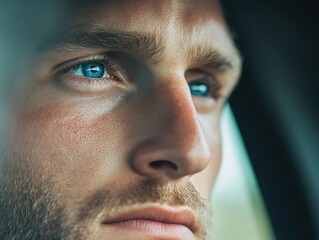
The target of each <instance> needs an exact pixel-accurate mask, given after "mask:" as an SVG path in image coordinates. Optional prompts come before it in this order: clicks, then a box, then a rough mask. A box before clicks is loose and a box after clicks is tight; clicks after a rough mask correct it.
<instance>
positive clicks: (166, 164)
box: [149, 160, 177, 170]
mask: <svg viewBox="0 0 319 240" xmlns="http://www.w3.org/2000/svg"><path fill="white" fill-rule="evenodd" d="M149 166H150V167H151V168H155V169H165V168H169V169H173V170H177V165H176V164H175V163H173V162H171V161H166V160H158V161H153V162H151V163H150V164H149Z"/></svg>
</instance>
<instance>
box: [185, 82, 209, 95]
mask: <svg viewBox="0 0 319 240" xmlns="http://www.w3.org/2000/svg"><path fill="white" fill-rule="evenodd" d="M189 89H190V92H191V94H192V95H193V96H196V97H207V96H209V88H208V86H207V84H205V83H203V82H199V81H193V82H190V83H189Z"/></svg>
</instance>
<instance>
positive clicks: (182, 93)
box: [157, 79, 205, 151]
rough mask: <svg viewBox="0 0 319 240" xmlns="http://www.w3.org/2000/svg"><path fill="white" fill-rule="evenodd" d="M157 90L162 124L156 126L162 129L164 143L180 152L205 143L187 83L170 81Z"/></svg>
mask: <svg viewBox="0 0 319 240" xmlns="http://www.w3.org/2000/svg"><path fill="white" fill-rule="evenodd" d="M159 88H160V90H159V91H158V92H159V93H160V95H161V97H159V98H157V99H158V101H160V103H159V106H160V111H161V115H162V116H161V119H162V122H160V123H158V124H160V125H161V128H162V130H161V133H162V134H161V135H162V137H163V138H164V139H163V140H165V138H167V139H166V140H165V141H166V142H170V143H173V144H174V145H176V147H178V149H179V150H180V151H181V150H183V148H184V150H185V151H188V150H189V149H191V148H193V147H195V146H194V143H196V142H198V141H204V142H205V140H204V139H202V138H203V137H204V136H203V132H202V128H201V125H200V122H199V120H198V117H197V112H196V109H195V106H194V103H193V101H192V97H191V94H190V92H189V89H188V84H187V82H186V81H184V82H182V81H180V80H179V81H178V80H176V81H174V80H173V79H171V80H170V81H167V82H166V83H163V84H162V85H161V86H160V87H159ZM164 133H165V134H164ZM171 141H173V142H171Z"/></svg>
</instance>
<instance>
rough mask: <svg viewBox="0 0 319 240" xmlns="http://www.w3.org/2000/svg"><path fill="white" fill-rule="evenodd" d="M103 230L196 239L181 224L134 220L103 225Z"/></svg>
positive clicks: (168, 237)
mask: <svg viewBox="0 0 319 240" xmlns="http://www.w3.org/2000/svg"><path fill="white" fill-rule="evenodd" d="M103 228H104V229H105V230H107V228H113V229H114V228H116V230H122V231H126V232H128V234H132V232H134V234H137V235H144V236H149V237H157V238H159V237H160V239H176V240H178V239H183V240H188V239H189V240H193V239H195V237H194V234H193V232H192V231H191V230H190V229H189V228H188V227H186V226H185V225H181V224H174V223H165V222H158V221H152V220H146V219H132V220H128V221H122V222H116V223H108V224H103Z"/></svg>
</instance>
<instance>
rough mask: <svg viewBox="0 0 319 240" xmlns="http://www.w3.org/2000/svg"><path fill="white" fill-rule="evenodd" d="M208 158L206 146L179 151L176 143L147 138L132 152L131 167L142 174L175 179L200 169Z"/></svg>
mask: <svg viewBox="0 0 319 240" xmlns="http://www.w3.org/2000/svg"><path fill="white" fill-rule="evenodd" d="M209 159H210V152H209V150H208V147H207V146H204V147H202V146H198V147H194V148H190V149H188V150H186V149H185V151H181V150H180V149H178V148H177V147H176V145H175V147H174V146H172V145H170V144H168V143H160V142H157V141H152V140H149V141H146V142H144V143H142V144H140V146H139V147H138V149H136V151H135V152H134V154H133V157H132V167H133V169H134V170H135V171H136V172H137V173H139V174H140V175H143V176H149V177H163V176H166V177H168V178H171V179H177V178H182V177H184V176H188V175H193V174H195V173H197V172H200V171H202V170H203V169H205V167H206V166H207V165H208V163H209Z"/></svg>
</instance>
